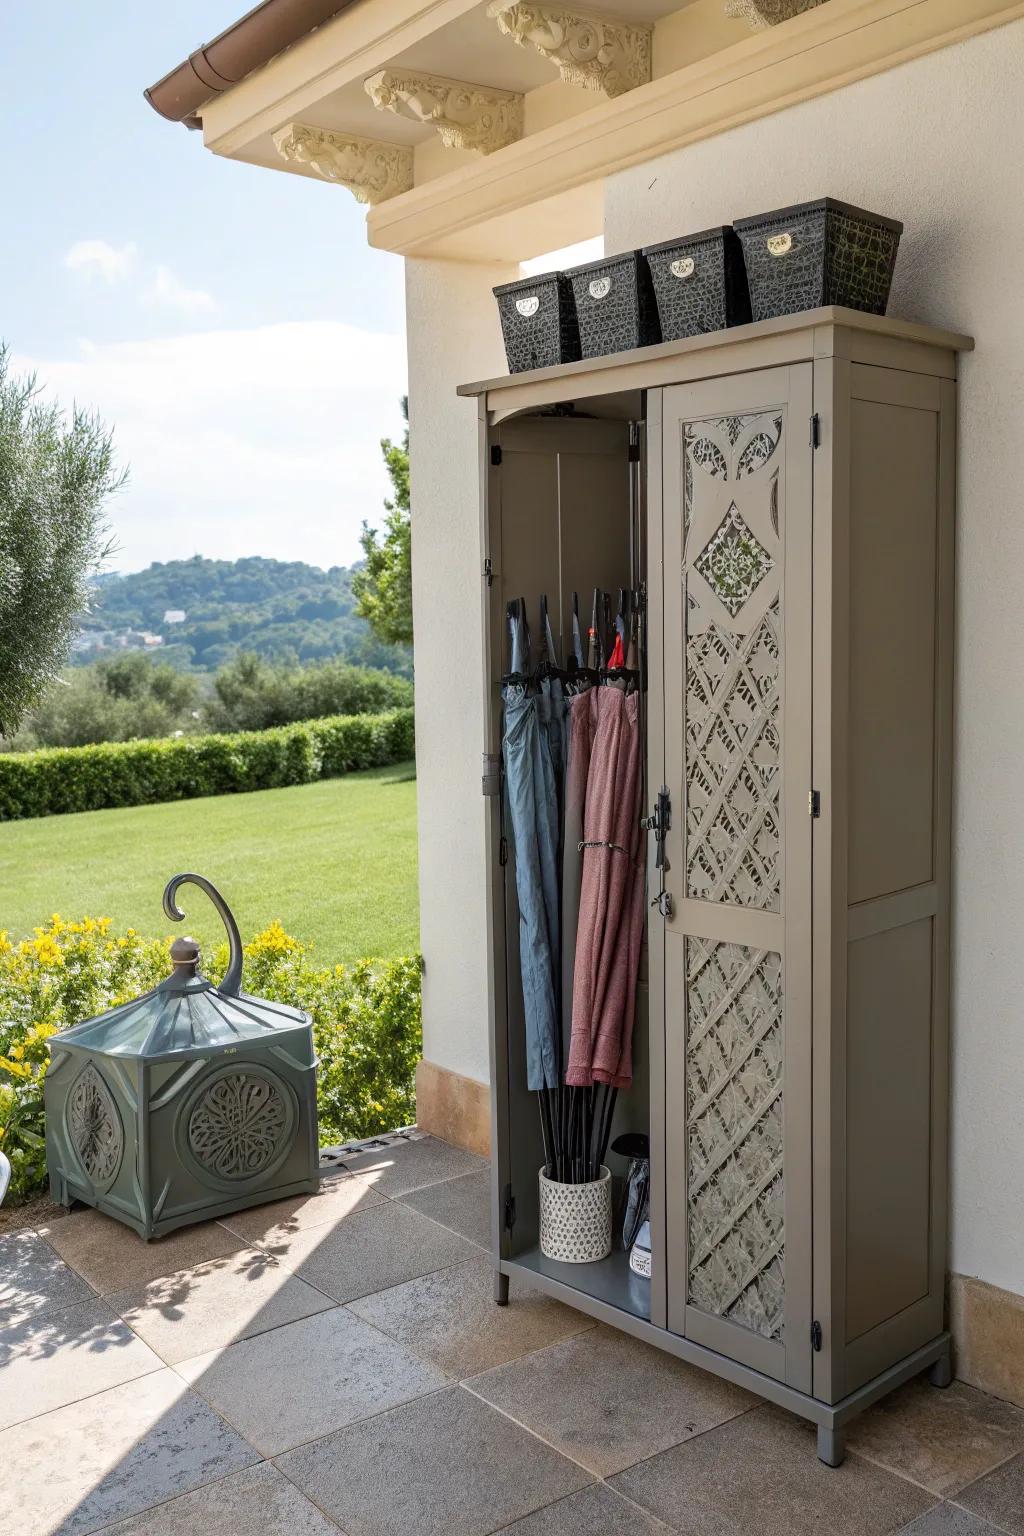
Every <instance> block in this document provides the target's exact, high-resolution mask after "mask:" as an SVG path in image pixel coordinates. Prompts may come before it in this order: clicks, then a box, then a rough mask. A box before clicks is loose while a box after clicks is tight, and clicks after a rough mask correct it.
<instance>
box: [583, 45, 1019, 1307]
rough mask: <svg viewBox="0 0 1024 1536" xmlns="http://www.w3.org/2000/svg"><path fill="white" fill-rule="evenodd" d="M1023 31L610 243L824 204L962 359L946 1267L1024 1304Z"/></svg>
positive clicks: (782, 133) (644, 220)
mask: <svg viewBox="0 0 1024 1536" xmlns="http://www.w3.org/2000/svg"><path fill="white" fill-rule="evenodd" d="M1022 73H1024V22H1017V23H1015V24H1014V25H1012V26H1009V27H1004V28H1002V29H1000V30H999V31H996V32H990V33H988V34H987V35H985V36H982V37H978V38H975V39H973V40H971V41H969V42H966V43H963V44H961V45H958V46H957V47H955V48H949V49H946V50H944V51H943V52H941V53H937V54H933V55H931V56H929V57H927V58H924V59H919V60H917V61H915V62H914V63H911V64H907V65H904V66H902V67H901V68H899V69H894V70H892V71H890V72H889V73H887V74H884V75H878V76H875V77H874V78H873V79H870V80H865V81H861V82H860V83H858V84H856V85H852V86H849V87H847V88H846V89H844V90H842V91H837V92H835V93H833V94H832V95H830V96H825V97H822V98H820V99H818V100H816V101H813V102H808V103H805V104H803V105H801V106H797V107H793V108H790V109H789V110H788V111H785V112H781V113H779V114H777V115H776V116H774V117H771V118H767V119H763V120H762V121H760V122H757V123H754V124H751V125H749V126H747V127H744V128H739V129H736V130H734V131H732V132H730V133H728V134H725V135H722V136H721V137H719V138H717V139H714V140H709V141H707V142H706V143H702V144H697V145H694V146H692V147H690V148H688V149H685V150H679V151H677V152H675V153H674V154H672V155H669V156H666V157H664V158H663V159H661V160H656V161H652V162H651V163H649V164H647V165H644V166H642V167H640V168H637V169H635V170H631V171H627V172H623V173H621V174H620V175H618V176H616V177H614V178H612V179H611V180H610V181H609V182H608V184H607V185H606V189H605V239H606V246H607V249H608V250H609V251H618V250H623V249H626V248H628V247H632V246H637V245H641V244H646V243H649V242H654V241H657V240H664V239H668V238H669V237H670V236H671V235H674V234H677V233H679V232H680V231H683V230H687V229H704V228H707V227H709V226H711V225H715V224H722V223H728V222H729V221H730V220H731V219H733V218H737V217H741V216H742V215H744V214H750V213H756V212H759V211H760V210H761V209H764V208H771V207H777V206H780V205H783V204H786V203H792V202H798V201H801V200H803V199H807V198H811V197H816V196H820V195H821V194H822V193H824V192H829V193H831V194H832V195H833V196H836V197H840V198H844V199H846V200H847V201H849V202H853V203H860V204H862V205H863V206H866V207H868V208H874V209H877V210H878V211H879V212H883V213H891V214H894V215H895V216H897V217H898V218H901V219H902V220H903V222H904V224H905V226H906V232H905V234H904V237H903V244H902V246H901V249H900V256H899V261H898V264H897V268H896V280H895V286H894V289H893V295H892V302H891V306H890V308H891V310H892V312H894V313H896V314H900V315H905V316H908V317H911V318H914V319H918V320H924V321H930V322H933V323H935V324H938V325H948V326H950V327H951V328H953V329H955V330H960V331H967V332H970V333H971V334H973V336H974V337H975V339H976V343H977V350H976V352H975V353H974V354H973V355H971V356H969V357H966V358H965V359H964V360H963V362H962V368H961V391H960V457H959V539H958V561H959V568H958V577H957V607H958V615H957V693H956V767H955V772H956V788H955V795H956V798H955V809H954V817H955V823H954V852H955V869H954V882H955V883H954V952H953V1052H954V1054H953V1140H952V1217H953V1226H952V1243H951V1254H950V1267H951V1268H952V1269H954V1270H956V1271H959V1272H960V1273H964V1274H970V1275H980V1276H981V1277H982V1278H983V1279H985V1280H988V1281H990V1282H991V1283H992V1284H994V1285H999V1286H1003V1287H1005V1288H1007V1289H1009V1290H1012V1291H1017V1292H1022V1293H1024V1006H1022V996H1024V989H1022V987H1021V980H1020V971H1019V966H1020V956H1021V949H1022V935H1024V847H1022V841H1021V835H1020V832H1019V830H1017V831H1015V830H1014V828H1015V827H1017V817H1018V814H1019V811H1018V801H1019V799H1020V785H1021V782H1022V780H1024V505H1022V491H1021V483H1022V482H1021V472H1020V464H1021V437H1022V433H1024V269H1022V252H1024V196H1022V194H1021V172H1020V161H1021V152H1022V150H1024V92H1022V91H1021V88H1020V82H1021V78H1022Z"/></svg>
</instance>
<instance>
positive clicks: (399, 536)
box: [352, 399, 412, 645]
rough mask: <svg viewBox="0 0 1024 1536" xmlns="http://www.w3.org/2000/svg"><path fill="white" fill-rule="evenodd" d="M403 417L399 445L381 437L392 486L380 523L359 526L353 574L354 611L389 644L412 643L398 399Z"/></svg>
mask: <svg viewBox="0 0 1024 1536" xmlns="http://www.w3.org/2000/svg"><path fill="white" fill-rule="evenodd" d="M402 414H403V416H404V417H405V420H406V427H405V433H404V435H403V437H402V441H401V442H400V443H393V442H392V441H391V439H390V438H388V437H385V438H382V439H381V445H380V447H381V452H382V454H383V455H384V465H385V468H386V469H387V472H388V475H389V476H390V478H391V484H392V486H393V488H394V497H393V500H390V501H385V503H384V507H385V517H384V526H383V528H382V529H381V530H380V532H378V531H377V530H376V529H374V528H371V527H370V526H369V524H367V523H364V524H363V531H362V533H361V534H360V536H359V542H360V544H361V545H362V547H363V555H364V557H365V563H364V565H363V568H362V570H357V571H355V572H354V573H353V576H352V591H353V592H354V593H355V597H356V611H357V613H359V614H360V616H361V617H362V618H364V619H365V620H366V621H367V623H368V624H369V625H370V628H371V629H372V630H373V632H374V634H375V635H376V636H377V637H378V638H379V639H380V640H384V641H387V642H388V643H390V644H392V645H394V644H399V645H411V644H412V517H411V511H410V502H409V425H408V422H409V401H408V399H403V400H402Z"/></svg>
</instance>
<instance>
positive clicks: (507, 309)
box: [494, 272, 580, 373]
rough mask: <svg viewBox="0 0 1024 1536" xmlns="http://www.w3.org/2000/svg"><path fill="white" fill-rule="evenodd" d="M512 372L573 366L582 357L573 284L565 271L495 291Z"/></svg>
mask: <svg viewBox="0 0 1024 1536" xmlns="http://www.w3.org/2000/svg"><path fill="white" fill-rule="evenodd" d="M494 297H495V298H496V299H497V301H498V313H499V315H500V316H501V333H502V336H503V337H504V338H505V356H506V358H507V359H508V371H509V373H524V372H525V371H526V370H527V369H528V368H550V367H551V366H552V364H553V363H574V362H576V360H577V359H578V358H579V355H580V333H579V328H578V326H577V324H576V306H575V304H574V303H573V297H572V284H571V283H570V282H569V280H568V278H567V277H566V275H565V273H564V272H545V273H544V274H543V275H542V276H540V277H524V278H520V279H518V281H516V282H514V283H502V284H501V286H500V287H498V288H495V289H494Z"/></svg>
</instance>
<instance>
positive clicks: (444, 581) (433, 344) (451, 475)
mask: <svg viewBox="0 0 1024 1536" xmlns="http://www.w3.org/2000/svg"><path fill="white" fill-rule="evenodd" d="M516 276H518V267H516V268H509V267H504V266H500V267H498V266H495V267H487V266H479V265H476V264H472V265H469V264H465V263H461V262H446V261H415V260H408V261H407V262H406V311H407V316H408V334H409V446H410V467H411V484H412V504H413V508H414V512H413V535H412V537H413V618H414V624H415V629H416V757H417V763H418V768H417V776H418V777H417V801H418V807H419V826H420V833H419V864H420V943H421V947H422V951H423V956H424V960H425V971H424V976H423V1054H424V1056H425V1057H426V1059H427V1060H428V1061H432V1062H435V1063H436V1064H437V1065H438V1066H441V1067H446V1068H448V1069H449V1070H450V1071H454V1072H461V1073H462V1074H464V1075H465V1076H466V1077H474V1078H476V1079H477V1080H478V1081H480V1082H486V1080H487V1077H488V1070H489V1069H488V1059H487V971H486V958H485V942H486V941H485V933H484V915H483V859H484V801H483V797H482V795H481V793H480V772H481V753H482V751H483V680H482V679H483V659H482V649H481V632H480V584H481V581H482V575H481V570H482V561H483V551H482V549H481V545H480V536H479V481H478V474H477V453H478V448H477V415H476V410H477V408H476V401H475V400H461V399H458V398H457V397H456V394H455V389H456V386H457V385H459V384H463V383H465V382H466V381H467V380H468V379H474V378H489V377H491V376H492V375H494V374H496V373H501V372H503V371H504V367H505V359H504V353H503V351H502V345H501V331H500V328H499V326H498V323H497V318H496V307H495V303H494V299H493V297H492V294H491V288H492V287H493V286H494V285H495V284H496V283H502V282H508V281H509V280H510V279H511V278H513V277H516Z"/></svg>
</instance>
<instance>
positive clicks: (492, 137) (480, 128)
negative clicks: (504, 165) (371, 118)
mask: <svg viewBox="0 0 1024 1536" xmlns="http://www.w3.org/2000/svg"><path fill="white" fill-rule="evenodd" d="M366 94H367V95H368V96H369V98H370V100H371V101H372V102H373V104H374V106H375V107H376V108H377V109H378V111H380V112H394V113H395V114H396V115H397V116H398V117H404V118H408V119H409V121H410V122H414V123H424V124H426V125H428V126H429V127H431V128H436V129H437V133H438V137H439V138H440V140H441V143H442V144H443V145H444V147H445V148H446V149H478V150H479V151H480V153H481V154H482V155H490V154H493V152H494V150H496V149H504V147H505V145H506V144H513V143H514V142H515V140H516V139H521V138H522V136H523V97H522V93H521V92H519V91H497V90H492V89H491V88H490V87H489V86H485V85H472V84H470V83H469V81H466V80H446V79H444V78H443V77H442V76H441V75H423V74H419V73H414V72H413V71H411V70H407V69H382V70H381V71H380V72H379V73H378V74H376V75H371V76H370V78H369V80H367V81H366Z"/></svg>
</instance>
